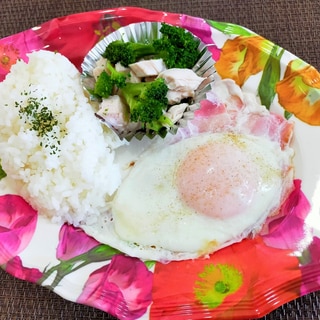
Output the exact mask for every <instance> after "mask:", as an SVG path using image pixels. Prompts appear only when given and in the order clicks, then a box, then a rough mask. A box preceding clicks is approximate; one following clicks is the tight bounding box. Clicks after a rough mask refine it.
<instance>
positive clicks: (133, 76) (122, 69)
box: [114, 62, 141, 83]
mask: <svg viewBox="0 0 320 320" xmlns="http://www.w3.org/2000/svg"><path fill="white" fill-rule="evenodd" d="M114 68H115V69H116V70H117V71H119V72H123V73H127V74H128V75H129V77H128V78H127V80H126V81H127V82H131V83H138V82H141V78H139V77H137V76H136V74H135V73H134V72H132V70H131V69H130V68H129V67H124V66H123V65H122V64H121V63H120V62H117V63H116V64H115V65H114Z"/></svg>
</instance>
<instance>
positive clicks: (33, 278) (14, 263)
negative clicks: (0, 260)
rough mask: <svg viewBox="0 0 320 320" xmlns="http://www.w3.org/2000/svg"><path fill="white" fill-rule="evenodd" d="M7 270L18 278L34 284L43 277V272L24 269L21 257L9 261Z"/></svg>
mask: <svg viewBox="0 0 320 320" xmlns="http://www.w3.org/2000/svg"><path fill="white" fill-rule="evenodd" d="M5 270H6V271H7V272H8V273H10V274H11V275H13V276H14V277H16V278H19V279H21V280H26V281H29V282H33V283H36V282H37V281H38V280H39V279H40V278H41V277H42V272H41V271H40V270H39V269H37V268H27V267H24V266H23V264H22V260H21V258H20V257H19V256H16V257H14V258H12V259H11V260H10V261H8V262H7V263H6V267H5Z"/></svg>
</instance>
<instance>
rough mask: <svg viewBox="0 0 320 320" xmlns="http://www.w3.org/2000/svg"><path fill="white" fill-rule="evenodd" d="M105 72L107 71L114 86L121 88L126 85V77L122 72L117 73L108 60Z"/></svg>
mask: <svg viewBox="0 0 320 320" xmlns="http://www.w3.org/2000/svg"><path fill="white" fill-rule="evenodd" d="M106 70H107V71H108V73H109V75H110V77H111V81H112V83H113V85H114V86H117V87H118V88H122V87H124V86H125V85H126V80H127V75H126V74H125V73H123V72H120V71H117V70H116V69H115V68H114V66H113V65H112V64H111V62H110V61H109V60H107V63H106Z"/></svg>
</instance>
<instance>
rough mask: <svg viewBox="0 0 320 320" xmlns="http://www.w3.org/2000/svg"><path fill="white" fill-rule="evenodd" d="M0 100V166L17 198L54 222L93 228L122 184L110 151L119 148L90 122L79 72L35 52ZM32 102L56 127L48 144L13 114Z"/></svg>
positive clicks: (1, 87)
mask: <svg viewBox="0 0 320 320" xmlns="http://www.w3.org/2000/svg"><path fill="white" fill-rule="evenodd" d="M0 96H1V101H0V114H1V116H0V159H1V165H2V167H3V169H4V171H5V172H6V173H7V175H8V179H13V181H14V185H15V189H16V190H15V191H16V193H18V194H20V195H21V196H22V197H24V198H25V199H26V200H27V201H28V202H29V203H30V204H31V205H32V206H33V207H34V208H35V209H36V210H38V212H39V213H40V214H42V215H45V216H47V217H49V218H51V219H52V220H53V221H55V222H58V223H60V222H65V221H67V222H69V223H72V224H75V225H78V224H82V223H87V224H90V223H93V222H95V221H96V220H97V217H99V216H100V214H102V213H103V212H104V211H105V210H106V202H107V200H108V199H109V198H110V196H111V195H112V194H113V193H114V191H115V190H116V189H117V187H118V186H119V184H120V180H121V173H120V169H119V167H118V165H116V164H115V163H114V149H115V148H116V147H117V146H119V145H120V144H121V142H120V141H119V140H118V139H117V138H116V137H115V136H114V135H112V134H111V133H107V132H106V131H104V129H103V128H102V126H101V124H100V123H99V121H98V120H97V119H96V117H95V116H94V112H93V110H92V107H91V105H90V104H89V102H88V100H87V98H86V97H85V96H84V93H83V90H82V86H81V83H80V73H79V72H78V70H77V69H76V68H75V67H74V66H73V65H72V64H71V62H70V61H69V60H68V59H67V58H65V57H64V56H62V55H60V54H58V53H52V52H49V51H44V50H41V51H38V52H33V53H31V54H30V55H29V62H28V63H25V62H23V61H18V62H17V63H16V64H15V65H14V66H13V67H12V69H11V72H10V74H8V76H7V77H6V79H5V80H4V81H3V82H2V83H0ZM30 97H32V98H34V99H35V100H36V101H38V102H41V104H42V105H43V106H46V107H48V108H49V109H50V110H51V111H52V113H53V114H54V116H55V118H56V119H57V120H58V125H57V126H55V127H54V130H53V131H52V132H51V133H50V134H49V133H48V136H47V138H46V137H39V136H38V135H39V134H38V132H37V131H36V130H32V129H30V120H29V121H28V120H27V121H26V116H25V114H22V113H21V111H20V113H19V110H21V107H23V106H26V105H27V104H28V103H27V102H26V101H27V99H30ZM42 98H45V99H44V100H41V99H42ZM16 103H18V106H15V105H16ZM58 140H59V141H60V145H58V144H57V141H58ZM41 142H42V144H43V146H40V144H41ZM46 143H48V144H49V146H48V147H45V146H44V145H45V144H46ZM50 146H52V147H53V149H52V148H50ZM53 150H54V152H55V154H54V153H53ZM6 179H7V178H6Z"/></svg>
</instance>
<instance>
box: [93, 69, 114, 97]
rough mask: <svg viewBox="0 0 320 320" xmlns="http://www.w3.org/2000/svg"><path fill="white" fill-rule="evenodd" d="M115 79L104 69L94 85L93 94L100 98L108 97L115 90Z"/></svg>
mask: <svg viewBox="0 0 320 320" xmlns="http://www.w3.org/2000/svg"><path fill="white" fill-rule="evenodd" d="M113 86H114V84H113V81H112V80H111V76H110V75H108V74H107V72H106V71H102V72H101V73H100V75H99V76H98V78H97V81H96V83H95V85H94V89H93V94H94V95H96V96H98V97H100V98H108V97H109V96H110V95H111V94H112V92H113Z"/></svg>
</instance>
